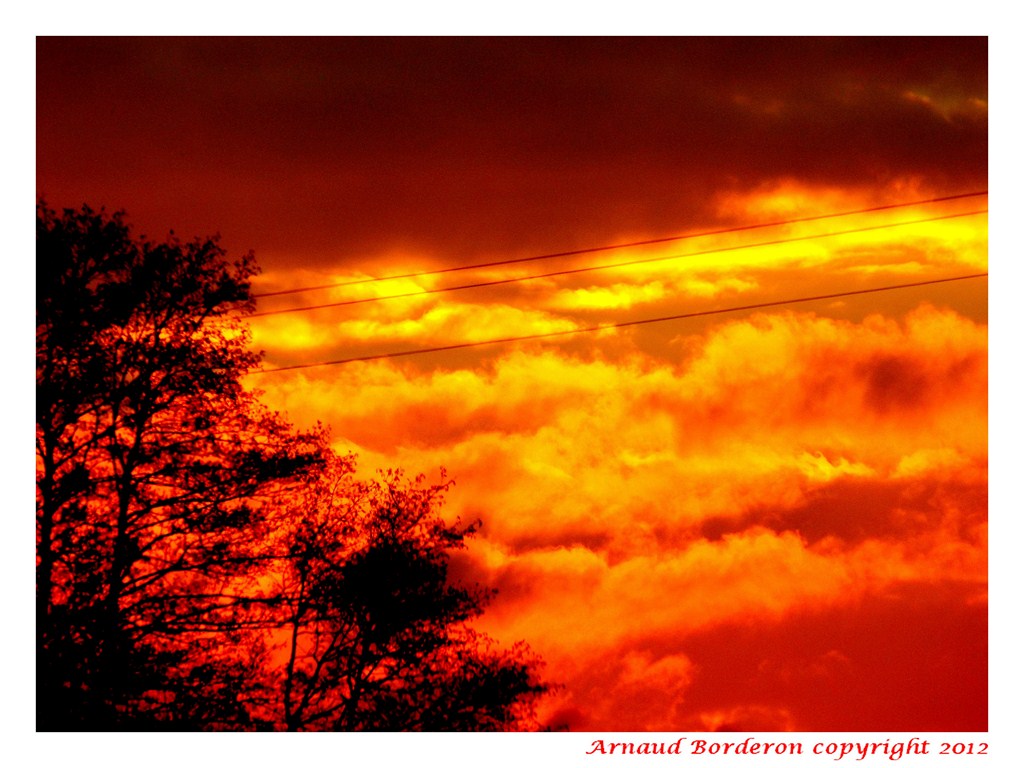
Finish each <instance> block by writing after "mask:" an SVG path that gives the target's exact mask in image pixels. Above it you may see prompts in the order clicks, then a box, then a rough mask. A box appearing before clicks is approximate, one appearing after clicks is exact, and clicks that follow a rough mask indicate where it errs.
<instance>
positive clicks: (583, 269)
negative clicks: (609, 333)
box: [249, 209, 988, 317]
mask: <svg viewBox="0 0 1024 768" xmlns="http://www.w3.org/2000/svg"><path fill="white" fill-rule="evenodd" d="M982 213H988V210H987V209H985V210H979V211H967V212H961V213H949V214H945V215H943V216H932V217H930V218H927V219H914V220H912V221H899V222H890V223H888V224H876V225H874V226H870V227H857V228H856V229H846V230H840V231H837V232H819V233H817V234H814V235H802V236H800V237H789V238H782V239H779V240H768V241H764V242H760V243H746V244H742V245H731V246H727V247H723V248H710V249H707V250H703V251H694V252H692V253H678V254H674V255H672V256H653V257H651V258H647V259H636V260H633V261H623V262H617V263H615V264H600V265H596V266H590V267H576V268H574V269H562V270H558V271H556V272H543V273H540V274H536V275H521V276H518V277H507V278H503V279H501V280H487V281H483V282H478V283H463V284H461V285H451V286H447V287H445V288H428V289H424V290H420V291H412V292H410V293H396V294H391V295H388V296H371V297H368V298H362V299H347V300H345V301H335V302H331V303H329V304H316V305H313V306H309V307H291V308H288V309H272V310H267V311H266V312H255V313H253V314H251V315H249V317H267V316H269V315H284V314H289V313H292V312H312V311H314V310H317V309H330V308H332V307H347V306H352V305H354V304H367V303H370V302H376V301H387V300H389V299H407V298H412V297H415V296H427V295H430V294H435V293H449V292H451V291H463V290H467V289H469V288H487V287H491V286H495V285H508V284H510V283H522V282H526V281H528V280H539V279H541V278H544V277H560V276H563V275H576V274H580V273H583V272H595V271H597V270H602V269H614V268H616V267H631V266H636V265H638V264H652V263H655V262H660V261H671V260H673V259H684V258H690V257H693V256H707V255H709V254H715V253H727V252H729V251H740V250H745V249H747V248H760V247H763V246H769V245H783V244H786V243H797V242H804V241H807V240H819V239H821V238H825V237H838V236H839V235H852V234H858V233H862V232H872V231H876V230H880V229H890V228H893V227H904V226H910V225H912V224H927V223H929V222H933V221H942V220H944V219H956V218H960V217H962V216H977V215H979V214H982Z"/></svg>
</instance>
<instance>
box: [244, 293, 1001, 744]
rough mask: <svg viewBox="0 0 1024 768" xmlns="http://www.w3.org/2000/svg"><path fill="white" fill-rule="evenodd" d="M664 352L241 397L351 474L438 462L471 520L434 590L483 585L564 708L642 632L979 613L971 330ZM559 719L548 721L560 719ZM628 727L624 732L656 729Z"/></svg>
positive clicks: (345, 378)
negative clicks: (867, 614)
mask: <svg viewBox="0 0 1024 768" xmlns="http://www.w3.org/2000/svg"><path fill="white" fill-rule="evenodd" d="M675 349H676V353H675V357H674V359H673V360H672V361H669V362H666V361H665V360H664V356H663V353H662V356H661V357H660V358H651V357H649V356H647V355H644V354H643V353H641V352H638V351H636V350H634V351H633V352H631V353H629V354H624V355H618V356H614V357H602V356H600V355H590V356H587V355H584V356H579V355H576V354H571V353H568V352H560V351H558V350H556V349H548V350H546V351H544V352H539V353H538V352H536V351H526V350H524V351H516V350H512V351H506V352H505V353H502V354H500V355H499V356H498V357H497V358H495V359H493V360H492V361H491V362H490V363H488V364H486V365H484V366H482V367H476V368H473V369H471V370H466V369H457V370H447V369H435V370H423V369H419V368H416V367H413V366H410V365H396V364H392V363H384V362H381V363H371V364H358V365H354V366H352V367H344V368H342V369H338V370H327V371H311V372H309V373H303V374H302V375H293V376H290V377H286V376H281V377H280V378H278V379H275V378H272V377H267V378H265V379H264V380H263V381H261V382H260V383H261V385H262V386H263V387H264V388H265V389H266V391H267V396H268V398H269V399H270V400H271V401H274V402H278V403H281V404H283V405H284V406H285V407H286V409H287V410H288V411H289V412H290V413H292V414H293V415H296V416H299V417H301V416H302V415H303V414H309V416H310V417H312V415H314V414H317V415H319V417H320V418H325V420H326V421H327V422H328V423H331V424H332V425H334V429H335V434H336V435H337V437H338V439H339V446H340V447H344V448H355V449H356V450H357V451H358V452H359V453H360V454H361V457H362V461H363V462H364V464H365V465H366V466H367V467H372V466H386V465H389V464H396V465H401V466H406V467H413V468H417V469H422V470H424V471H428V472H429V471H432V470H433V469H436V468H437V467H438V466H441V465H447V466H449V467H450V468H452V470H453V473H454V476H455V478H456V483H457V491H456V492H455V493H454V494H453V496H452V498H451V500H450V510H449V512H450V514H452V515H460V516H462V517H463V518H464V519H474V518H479V519H481V520H482V521H483V524H484V527H483V529H482V534H481V538H480V539H478V540H477V542H476V543H475V544H474V545H473V546H471V548H470V550H469V551H468V552H467V553H466V555H465V556H464V557H462V558H460V559H459V560H458V561H457V562H456V564H455V565H456V572H457V573H459V574H460V575H462V576H464V577H466V578H470V579H473V580H478V581H482V582H483V583H485V584H488V585H491V586H494V587H495V588H497V589H498V597H497V599H496V601H495V603H494V605H493V606H492V608H491V609H490V610H489V611H488V613H487V614H486V615H485V617H484V618H483V619H482V626H483V627H484V628H485V629H486V631H488V632H489V633H491V634H493V635H495V636H497V637H500V638H503V639H508V640H514V639H521V638H522V639H526V640H528V641H529V642H530V643H531V645H532V646H533V647H535V648H536V649H537V650H538V651H540V652H541V653H542V655H544V656H545V658H546V659H547V660H548V664H549V668H550V671H551V673H552V674H553V675H555V676H556V677H562V678H565V679H568V680H570V681H573V682H572V686H573V687H574V689H575V690H578V691H582V690H584V689H586V688H587V686H589V685H592V684H593V683H592V682H587V681H588V680H589V679H590V678H589V677H588V675H589V673H588V672H587V670H592V669H595V668H597V667H599V666H600V664H599V660H600V659H601V658H603V657H604V655H606V654H612V653H616V654H642V653H644V652H645V651H644V650H643V649H644V648H645V647H647V645H648V644H649V643H651V642H653V641H654V640H656V639H657V638H663V637H668V636H671V637H675V638H677V640H678V641H679V645H677V646H673V647H672V648H674V650H671V649H665V650H663V653H666V654H668V655H666V656H652V657H651V662H650V663H651V664H655V665H656V664H658V663H659V661H660V660H662V659H664V658H675V657H676V656H679V657H681V658H683V657H685V658H687V659H691V661H692V663H694V664H696V665H697V667H698V668H699V666H700V661H699V659H696V660H694V659H692V658H691V656H690V654H689V652H688V650H687V646H686V638H688V637H696V636H699V635H700V634H701V633H703V632H706V631H709V630H711V629H712V628H714V627H718V626H726V625H730V624H734V623H736V622H740V623H743V624H745V625H746V624H749V623H751V622H760V623H767V624H769V625H780V624H781V625H784V624H785V623H786V622H787V621H788V618H787V617H789V616H791V615H795V613H799V612H802V611H807V610H832V609H834V608H837V607H839V606H843V607H845V609H848V610H856V606H857V605H858V604H860V603H862V602H864V601H868V602H869V603H870V602H872V601H875V600H884V599H886V597H885V596H886V595H889V594H891V593H892V591H893V590H895V589H899V588H901V585H906V584H941V583H944V582H946V581H948V580H949V579H951V578H953V579H956V580H959V581H962V582H963V583H965V584H970V585H973V587H974V589H975V591H974V593H973V594H974V596H975V598H976V599H982V600H983V599H984V592H985V589H984V584H985V576H986V568H987V559H986V526H985V517H986V515H985V507H986V505H985V493H984V488H985V483H986V477H987V472H986V462H987V431H986V429H985V413H986V403H987V365H986V354H987V332H986V328H985V326H984V325H983V324H981V323H978V322H976V321H973V320H970V319H968V318H966V317H964V316H962V315H960V314H958V313H956V312H954V311H952V310H949V309H939V308H935V307H932V306H930V305H928V304H922V305H920V306H918V307H917V308H915V309H913V310H912V311H910V312H908V313H907V314H906V315H904V316H903V317H896V318H893V317H885V316H882V315H869V316H867V317H866V318H864V319H863V320H862V321H859V322H854V321H849V320H840V319H833V318H828V317H821V316H818V315H815V314H813V313H809V312H788V311H787V312H781V313H777V314H771V315H768V314H764V315H755V316H752V317H750V318H749V319H745V320H735V321H732V322H723V323H720V324H718V325H715V326H713V327H711V328H710V329H708V330H707V331H706V332H704V333H702V334H697V335H695V336H689V337H684V338H681V339H680V343H679V344H677V345H676V346H675ZM794 612H795V613H794ZM669 650H671V653H669ZM837 653H841V651H837ZM632 658H634V660H635V659H638V658H641V657H640V656H634V657H632ZM644 658H646V657H644ZM672 663H676V662H671V663H670V662H665V664H666V665H670V664H672ZM595 665H596V666H595ZM684 667H685V665H683V664H682V663H681V662H679V663H678V664H676V666H675V667H673V669H675V670H676V673H675V674H676V677H675V678H674V679H677V682H676V683H673V684H672V685H675V686H676V688H673V689H672V690H674V691H675V693H673V694H671V696H672V697H674V698H672V699H671V700H672V701H676V700H678V702H679V703H678V704H676V705H673V706H675V707H676V709H677V710H678V711H679V712H684V711H688V710H687V708H686V707H685V706H683V704H682V702H684V701H685V700H686V696H685V689H686V680H687V676H686V675H684V674H682V673H681V672H680V670H682V669H683V668H684ZM634 673H635V669H634ZM622 674H623V675H625V676H626V678H628V677H629V674H632V673H628V672H627V671H626V670H623V671H622ZM637 674H638V673H637ZM634 677H635V674H634ZM668 678H672V675H668ZM668 678H666V679H668ZM634 683H635V680H634ZM634 683H630V684H629V685H633V684H634ZM620 684H621V685H622V686H625V688H624V689H623V690H626V689H627V688H629V685H627V683H626V682H621V683H620ZM665 685H666V686H669V684H668V683H666V684H665ZM669 687H671V686H669ZM629 690H632V689H629ZM663 693H664V692H663ZM665 695H669V693H665ZM624 697H625V698H629V695H627V694H624ZM570 698H571V697H570ZM560 702H561V703H560V704H559V705H558V706H555V704H552V707H553V709H552V710H551V717H556V712H555V710H558V708H559V707H560V706H562V705H564V707H568V709H567V710H566V711H569V710H572V708H573V706H575V705H571V704H570V703H567V700H566V699H565V698H564V697H563V699H562V700H560ZM578 703H579V702H577V704H578ZM691 714H692V713H691ZM762 715H763V713H762ZM613 716H614V717H615V718H619V719H618V720H616V722H618V723H619V725H620V726H621V725H622V723H623V721H622V719H621V718H622V717H623V713H622V712H620V711H618V710H615V712H614V713H613V712H612V711H611V710H609V711H608V713H607V717H608V718H609V720H608V721H607V722H602V721H601V720H600V717H601V716H600V715H599V713H594V712H591V713H590V715H589V716H588V717H591V718H597V720H591V721H589V722H591V725H592V726H594V727H611V724H612V720H611V718H613ZM689 716H690V715H687V717H689ZM643 717H645V718H647V719H646V720H644V719H642V718H641V715H639V714H638V715H637V718H638V719H637V720H636V721H635V722H634V721H627V722H629V723H630V724H631V725H630V727H637V728H645V727H649V726H650V725H651V724H652V723H661V724H662V725H667V722H666V721H664V720H663V719H661V720H659V719H658V718H655V717H654V715H653V713H652V712H647V713H646V714H645V715H644V716H643ZM679 717H680V718H682V717H683V715H681V714H680V715H679ZM702 717H704V718H705V719H706V720H707V723H706V725H707V724H713V723H718V722H719V720H718V719H716V718H719V719H720V717H724V715H721V716H719V715H714V714H713V713H711V714H706V715H702ZM736 717H739V716H738V715H737V716H736ZM764 717H768V716H767V715H763V716H762V719H761V720H759V721H758V722H762V723H767V724H769V725H772V724H773V723H774V724H775V725H777V724H779V723H784V724H788V726H793V727H808V726H807V723H806V722H805V721H803V720H801V719H800V718H798V717H797V716H796V715H794V714H793V713H789V714H787V715H786V716H785V717H783V716H781V715H780V716H779V718H776V719H772V717H769V718H768V720H764ZM734 719H735V718H734ZM740 719H741V720H742V718H740ZM701 722H703V721H701ZM775 725H772V727H775ZM788 726H787V727H788Z"/></svg>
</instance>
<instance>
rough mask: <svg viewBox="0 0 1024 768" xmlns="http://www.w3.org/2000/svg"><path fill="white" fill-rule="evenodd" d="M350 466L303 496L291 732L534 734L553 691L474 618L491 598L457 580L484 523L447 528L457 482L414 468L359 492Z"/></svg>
mask: <svg viewBox="0 0 1024 768" xmlns="http://www.w3.org/2000/svg"><path fill="white" fill-rule="evenodd" d="M350 471H351V464H350V463H349V462H347V461H341V462H339V463H337V464H336V465H335V466H334V467H333V471H332V472H330V473H327V474H325V476H324V477H323V478H322V479H321V482H320V483H319V484H317V485H316V486H315V487H313V488H312V489H311V497H310V496H307V497H306V498H305V499H303V501H302V503H303V507H304V514H303V517H302V519H301V523H300V524H299V525H298V526H296V527H295V528H294V529H293V532H292V533H291V536H290V545H289V557H288V559H287V560H286V563H287V567H286V570H285V571H284V573H283V574H282V584H283V587H284V589H283V597H284V601H285V604H286V610H287V612H288V615H287V618H286V621H285V627H286V629H287V631H288V643H287V645H288V656H287V661H286V662H285V664H284V668H283V669H282V670H281V680H280V686H281V699H282V703H281V709H282V710H283V720H284V724H285V727H286V728H287V729H289V730H303V729H315V730H325V729H331V730H346V731H361V730H459V731H476V730H524V729H531V728H535V727H536V726H537V723H536V722H535V720H534V715H533V713H534V705H535V703H536V700H537V698H538V697H539V696H540V695H541V694H542V693H544V692H545V691H546V690H547V686H546V685H544V684H542V683H540V682H539V681H538V680H537V676H536V675H537V669H536V668H537V663H538V662H537V660H536V659H535V658H534V657H532V656H531V654H530V653H529V651H528V650H527V649H526V648H525V646H521V645H518V646H515V647H513V648H512V649H511V650H506V651H501V650H499V649H497V648H496V647H495V644H494V643H493V642H492V641H491V640H490V639H489V638H488V637H486V636H484V635H481V634H479V633H477V632H475V631H474V630H472V629H471V628H470V627H469V626H468V624H467V622H468V621H469V620H470V619H472V618H473V617H475V616H477V615H479V614H480V613H481V612H482V610H483V608H484V606H485V604H486V602H487V600H488V598H489V594H488V593H487V592H485V591H483V590H481V589H479V588H477V587H473V586H471V585H464V584H456V583H453V582H452V580H451V579H450V578H449V575H448V562H449V556H450V553H451V552H452V551H454V550H457V549H460V548H462V547H463V546H464V541H465V539H466V537H467V536H470V535H471V534H472V533H473V530H474V527H473V526H468V527H462V526H460V525H459V524H458V523H457V522H456V523H453V524H449V523H446V522H445V521H444V520H443V519H442V517H441V515H440V506H441V501H442V498H443V494H444V492H445V491H446V490H447V488H448V484H447V483H444V484H441V485H433V486H423V485H422V484H421V481H422V479H421V478H418V479H417V482H415V483H410V482H407V481H405V480H404V478H403V477H402V475H401V473H400V472H388V473H385V474H383V475H382V476H381V478H380V479H379V480H378V481H375V482H371V483H354V482H352V481H351V480H350V479H349V477H348V475H349V473H350Z"/></svg>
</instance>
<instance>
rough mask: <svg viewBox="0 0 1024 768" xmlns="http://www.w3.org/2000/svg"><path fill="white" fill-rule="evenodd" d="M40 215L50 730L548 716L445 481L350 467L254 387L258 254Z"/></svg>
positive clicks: (41, 462)
mask: <svg viewBox="0 0 1024 768" xmlns="http://www.w3.org/2000/svg"><path fill="white" fill-rule="evenodd" d="M36 214H37V215H36V224H37V255H36V258H37V270H36V271H37V296H36V317H37V336H36V384H37V400H36V489H37V492H36V496H37V509H36V537H37V550H36V551H37V728H39V729H40V730H54V729H59V730H104V729H118V730H127V729H146V730H153V729H178V730H183V729H188V730H193V729H212V728H224V729H228V728H230V729H240V728H248V729H258V728H259V729H265V728H269V729H291V730H313V729H345V730H371V729H377V730H380V729H389V730H407V729H422V730H440V729H452V730H479V729H524V728H531V727H535V726H536V723H535V722H534V717H533V713H534V706H535V702H536V699H537V697H538V696H539V695H540V694H542V693H543V692H544V691H545V690H546V686H545V685H543V684H541V683H540V682H538V681H537V679H536V666H537V663H538V662H537V660H536V659H534V658H533V657H532V656H531V655H530V653H529V651H528V650H527V649H526V648H525V647H524V646H515V647H513V648H512V649H509V650H501V649H499V648H497V647H496V645H495V644H494V643H493V642H492V641H490V639H489V638H487V637H485V636H482V635H480V634H478V633H476V632H474V631H473V630H472V629H471V627H470V626H469V621H470V620H471V619H472V618H473V617H475V616H477V615H478V614H479V613H480V611H481V610H482V609H483V607H484V605H485V603H486V601H487V599H488V597H489V595H488V594H487V593H486V592H484V591H482V590H480V589H478V588H476V587H473V586H470V585H461V584H456V583H454V582H453V581H452V580H451V579H450V578H449V574H448V562H449V554H450V552H451V551H453V550H455V549H458V548H460V547H462V546H463V543H464V540H465V539H466V537H467V536H469V535H471V534H472V533H473V527H472V526H469V527H460V526H459V525H458V524H448V523H445V522H444V521H443V520H442V518H441V515H440V513H439V507H440V503H441V499H442V496H443V494H444V491H445V490H446V488H447V485H446V484H442V485H439V486H426V487H424V486H422V484H420V483H408V482H406V481H404V480H403V479H402V477H401V474H400V473H391V474H386V475H384V476H383V477H382V478H381V480H380V481H378V482H373V483H359V482H356V481H355V480H354V479H353V477H354V476H353V471H354V465H355V462H354V459H353V458H352V457H339V456H336V455H334V454H333V453H332V452H331V451H330V450H329V448H328V447H327V442H326V434H325V433H324V432H323V431H322V430H319V429H318V430H314V431H312V432H309V433H298V432H295V431H294V430H293V429H292V428H291V427H290V426H289V425H288V424H286V423H285V422H284V421H283V420H282V419H281V418H280V417H278V416H277V415H276V414H272V413H270V412H268V411H267V409H266V408H264V407H263V406H262V405H260V403H259V402H258V400H257V397H256V395H255V394H254V393H252V392H250V391H247V390H246V389H245V388H244V387H243V386H242V383H241V379H242V377H243V376H244V375H245V374H246V373H247V372H249V371H250V370H251V369H252V368H253V366H255V365H256V364H257V362H258V360H259V356H258V355H257V354H255V353H253V352H251V351H249V349H248V344H249V334H248V331H247V328H246V326H245V325H244V317H245V315H246V314H248V313H250V312H251V311H252V309H253V300H252V297H251V294H250V288H249V279H250V278H251V277H252V276H253V275H254V274H255V273H256V267H255V265H254V263H253V260H252V257H251V255H250V256H246V257H244V258H242V259H241V260H238V261H235V262H230V261H228V260H227V258H226V254H225V253H224V251H223V250H222V249H221V248H220V246H219V245H218V244H217V241H216V240H215V239H198V240H194V241H191V242H182V241H180V240H178V239H177V238H175V237H173V235H172V236H171V237H170V238H169V239H168V240H167V241H165V242H160V243H156V242H151V241H148V240H146V239H145V238H134V237H133V236H132V235H131V232H130V231H129V228H128V226H127V225H126V224H125V222H124V220H123V217H122V216H121V215H120V214H113V215H108V214H105V213H104V212H102V211H101V212H95V211H93V210H91V209H89V208H87V207H83V208H82V209H81V210H65V211H63V212H62V213H56V212H54V211H52V210H50V209H48V208H47V207H46V206H45V205H44V204H42V203H41V204H39V205H38V206H37V211H36Z"/></svg>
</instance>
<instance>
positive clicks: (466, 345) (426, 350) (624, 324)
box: [249, 272, 988, 374]
mask: <svg viewBox="0 0 1024 768" xmlns="http://www.w3.org/2000/svg"><path fill="white" fill-rule="evenodd" d="M980 277H988V272H979V273H974V274H969V275H958V276H955V277H943V278H935V279H932V280H921V281H919V282H914V283H899V284H896V285H884V286H876V287H874V288H861V289H858V290H853V291H840V292H836V293H825V294H818V295H815V296H801V297H797V298H791V299H782V300H778V301H764V302H759V303H756V304H745V305H743V306H737V307H725V308H720V309H706V310H701V311H698V312H686V313H682V314H678V315H667V316H663V317H650V318H644V319H641V320H624V321H621V322H617V323H604V324H601V325H594V326H588V327H585V328H573V329H570V330H562V331H548V332H545V333H532V334H526V335H523V336H506V337H503V338H497V339H486V340H483V341H466V342H460V343H457V344H447V345H444V346H437V347H422V348H418V349H407V350H400V351H397V352H385V353H380V354H374V355H364V356H361V357H347V358H343V359H340V360H327V361H324V362H318V363H299V364H296V365H284V366H279V367H277V368H263V369H256V370H253V371H250V372H249V373H250V374H261V373H279V372H283V371H296V370H302V369H307V368H320V367H325V366H333V365H346V364H349V363H358V362H369V361H373V360H387V359H392V358H397V357H409V356H412V355H426V354H431V353H435V352H451V351H455V350H460V349H470V348H473V347H482V346H487V345H494V344H508V343H513V342H518V341H532V340H535V339H549V338H555V337H562V336H571V335H576V334H583V333H595V332H597V331H605V330H611V329H615V328H628V327H631V326H638V325H650V324H653V323H664V322H669V321H672V320H686V319H691V318H695V317H707V316H711V315H721V314H727V313H731V312H744V311H753V310H758V309H767V308H770V307H781V306H786V305H789V304H802V303H807V302H811V301H824V300H829V299H840V298H845V297H848V296H861V295H865V294H871V293H881V292H884V291H897V290H904V289H907V288H918V287H922V286H926V285H938V284H940V283H951V282H956V281H961V280H972V279H976V278H980Z"/></svg>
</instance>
